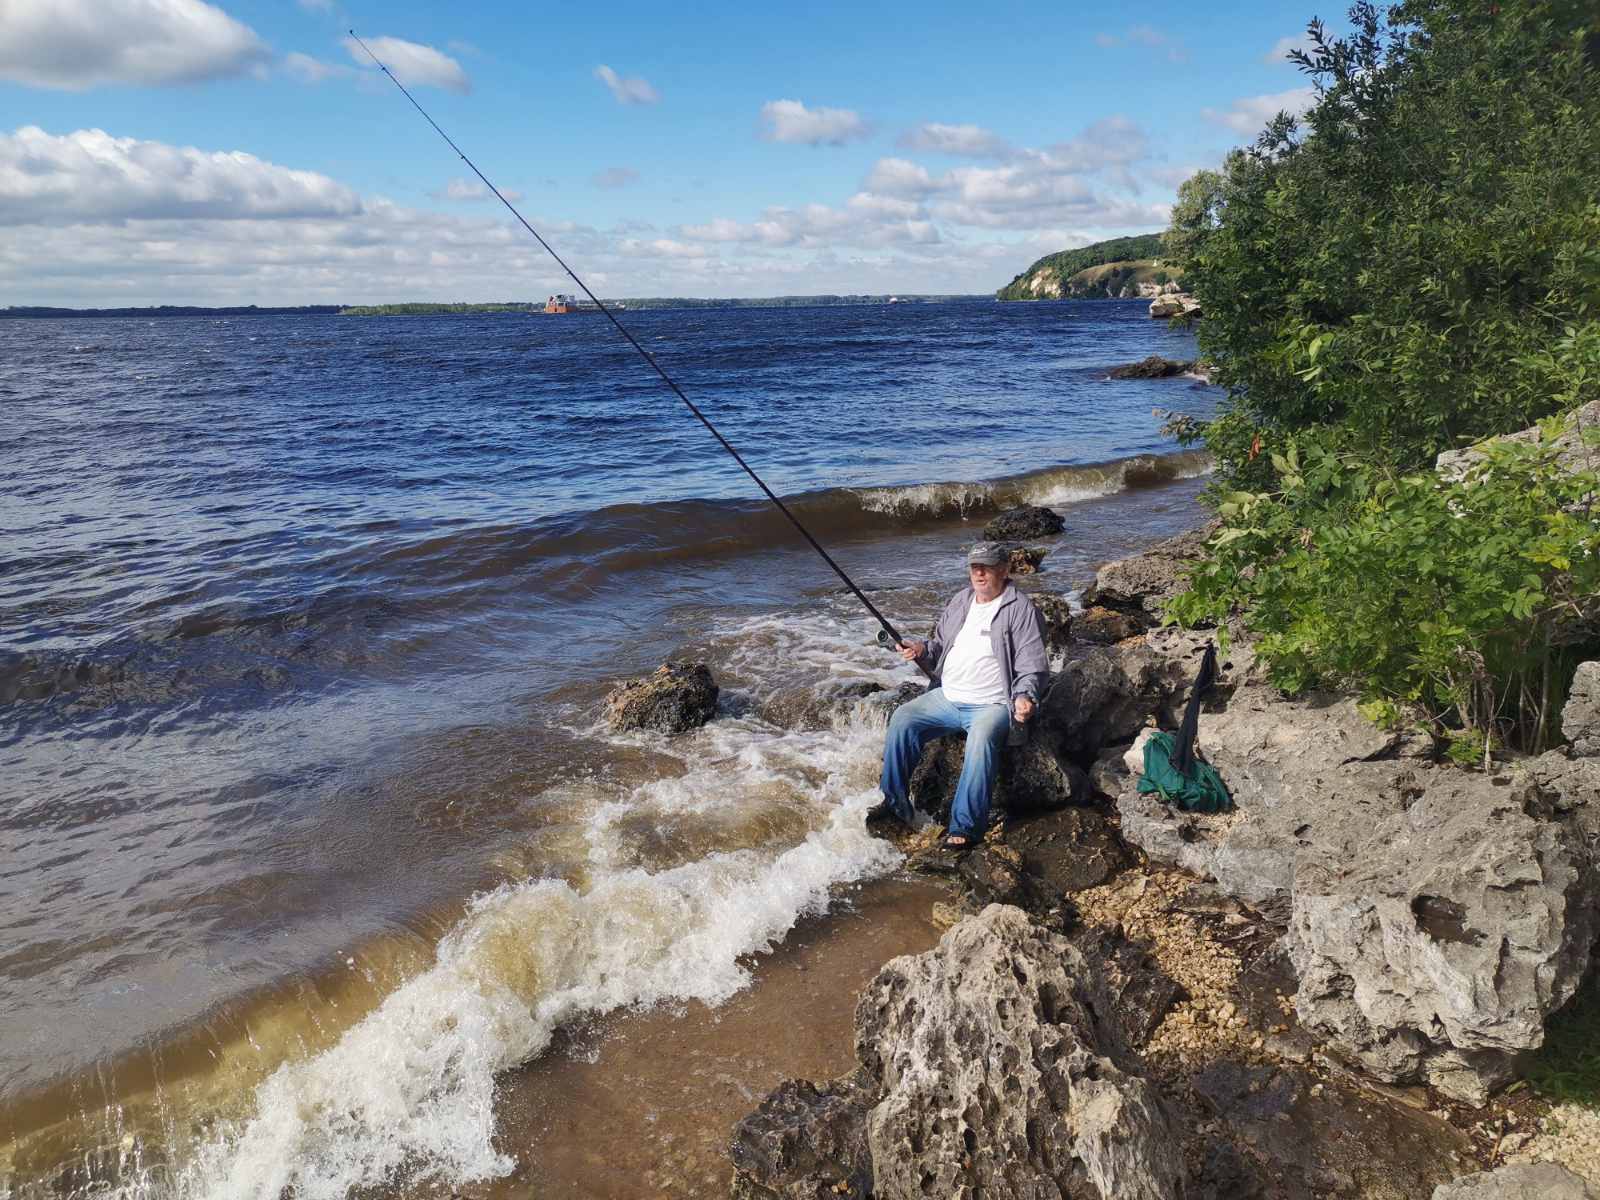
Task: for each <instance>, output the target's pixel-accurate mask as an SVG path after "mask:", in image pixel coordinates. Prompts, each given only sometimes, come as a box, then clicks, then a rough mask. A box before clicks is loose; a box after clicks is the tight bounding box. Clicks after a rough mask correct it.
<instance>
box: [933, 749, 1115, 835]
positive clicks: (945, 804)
mask: <svg viewBox="0 0 1600 1200" xmlns="http://www.w3.org/2000/svg"><path fill="white" fill-rule="evenodd" d="M965 759H966V738H964V737H962V736H960V735H955V736H952V737H943V738H938V739H935V740H934V741H933V742H930V743H929V744H928V746H927V748H926V749H924V750H923V752H922V758H921V760H920V761H919V762H918V763H917V766H916V768H915V769H914V770H913V771H912V772H911V781H910V786H909V789H908V790H909V791H910V793H911V803H912V805H913V806H915V807H916V808H919V809H921V810H922V811H923V812H925V813H928V814H930V815H931V816H934V817H936V818H938V819H939V820H940V821H941V822H947V821H948V819H949V815H950V804H951V802H952V801H953V800H954V799H955V794H956V783H957V781H958V780H959V779H960V778H961V765H962V763H963V762H964V761H965ZM1092 793H1093V788H1092V787H1091V786H1090V783H1089V777H1088V776H1087V775H1086V774H1084V772H1083V770H1082V769H1081V768H1079V767H1077V766H1075V765H1074V764H1073V763H1072V762H1071V761H1069V760H1067V759H1065V758H1063V757H1062V756H1061V755H1060V754H1059V753H1058V752H1057V750H1056V748H1055V746H1054V745H1053V744H1052V742H1051V740H1050V738H1049V737H1048V736H1042V735H1040V736H1033V737H1030V738H1029V739H1028V740H1027V741H1026V742H1024V743H1023V744H1022V745H1020V746H1007V747H1006V748H1005V749H1004V750H1003V751H1002V753H1001V760H1000V771H999V775H998V777H997V779H996V784H995V791H994V795H993V798H992V802H991V806H992V808H993V809H995V810H996V812H1002V811H1003V812H1006V813H1009V814H1013V815H1020V814H1024V813H1036V812H1046V811H1049V810H1051V809H1057V808H1061V807H1063V806H1065V805H1069V804H1087V803H1089V800H1090V799H1091V796H1092Z"/></svg>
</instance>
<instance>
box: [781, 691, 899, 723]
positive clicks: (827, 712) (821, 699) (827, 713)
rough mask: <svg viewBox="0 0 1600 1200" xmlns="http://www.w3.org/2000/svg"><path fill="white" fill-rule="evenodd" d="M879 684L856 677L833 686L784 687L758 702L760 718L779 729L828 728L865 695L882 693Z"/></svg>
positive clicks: (864, 698)
mask: <svg viewBox="0 0 1600 1200" xmlns="http://www.w3.org/2000/svg"><path fill="white" fill-rule="evenodd" d="M883 690H884V689H883V685H882V684H878V683H872V682H870V681H867V680H858V681H855V682H852V683H847V684H843V685H841V686H839V687H835V688H817V687H808V686H807V687H792V688H784V689H782V690H781V691H779V692H777V693H776V694H774V695H772V696H770V697H768V698H767V699H766V700H764V701H763V702H762V703H761V707H760V713H761V716H762V718H763V719H764V720H767V721H770V722H771V723H772V724H774V725H776V726H778V727H779V728H781V729H828V728H830V727H831V726H832V725H833V723H834V721H836V720H837V719H838V718H839V717H841V716H843V715H844V714H846V713H848V712H850V711H851V710H852V709H853V708H855V707H856V706H857V705H858V704H860V703H861V702H862V701H863V700H866V699H867V698H868V697H873V696H878V695H880V694H881V693H882V692H883Z"/></svg>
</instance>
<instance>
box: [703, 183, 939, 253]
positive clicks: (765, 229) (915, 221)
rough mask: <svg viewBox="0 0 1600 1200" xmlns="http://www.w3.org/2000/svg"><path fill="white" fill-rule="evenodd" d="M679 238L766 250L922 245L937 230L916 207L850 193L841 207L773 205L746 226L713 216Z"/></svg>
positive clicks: (935, 235) (930, 240) (934, 238)
mask: <svg viewBox="0 0 1600 1200" xmlns="http://www.w3.org/2000/svg"><path fill="white" fill-rule="evenodd" d="M679 233H680V235H681V236H682V237H684V238H686V239H688V240H690V241H695V242H722V243H744V244H749V245H759V246H766V247H771V248H788V247H805V248H815V249H821V248H824V247H828V246H871V247H882V246H890V245H897V244H922V245H926V244H932V243H935V242H938V241H939V240H940V236H939V231H938V229H937V228H936V227H935V226H934V224H933V222H932V221H930V220H929V219H928V214H927V211H926V210H925V209H924V208H923V207H922V206H921V205H919V204H916V203H913V202H911V201H907V200H902V199H898V198H895V197H890V196H874V195H872V194H871V193H869V192H858V193H856V194H855V195H854V196H852V197H850V199H849V200H847V201H846V202H845V205H844V207H843V208H833V207H830V206H829V205H826V204H805V205H801V206H799V207H797V208H787V207H783V206H777V207H773V208H769V209H767V210H766V211H765V212H763V213H762V214H761V216H760V217H759V218H758V219H757V220H754V221H751V222H750V223H748V224H741V223H740V222H738V221H734V220H730V219H729V218H727V217H718V218H717V219H716V220H714V221H711V222H709V223H707V224H704V225H686V226H684V227H683V228H682V229H681V230H679Z"/></svg>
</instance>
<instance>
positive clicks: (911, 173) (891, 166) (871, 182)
mask: <svg viewBox="0 0 1600 1200" xmlns="http://www.w3.org/2000/svg"><path fill="white" fill-rule="evenodd" d="M936 186H937V185H936V184H935V183H934V182H933V176H931V175H929V174H928V169H927V168H926V167H923V166H919V165H918V164H916V163H914V162H911V161H909V160H907V159H904V158H880V159H879V160H878V161H877V162H876V163H875V164H874V165H873V168H872V173H871V174H869V175H868V176H867V181H866V184H865V187H866V190H867V191H869V192H879V193H884V194H887V195H891V196H925V195H927V194H928V193H929V192H931V191H933V189H934V188H935V187H936Z"/></svg>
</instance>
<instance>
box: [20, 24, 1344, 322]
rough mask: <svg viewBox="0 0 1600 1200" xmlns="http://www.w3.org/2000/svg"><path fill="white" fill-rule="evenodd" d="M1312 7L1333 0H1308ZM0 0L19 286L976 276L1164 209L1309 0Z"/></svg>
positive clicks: (183, 297) (849, 281)
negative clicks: (524, 222)
mask: <svg viewBox="0 0 1600 1200" xmlns="http://www.w3.org/2000/svg"><path fill="white" fill-rule="evenodd" d="M1309 2H1310V0H1308V3H1309ZM1111 7H1112V6H1103V5H1089V4H1083V3H1076V2H1073V0H1050V2H1048V3H1042V2H1041V3H1034V2H1027V3H1021V2H1011V0H987V2H986V3H983V4H979V5H974V4H972V3H970V0H964V2H962V3H954V2H947V0H919V2H918V3H916V4H875V3H870V2H867V0H853V2H851V3H833V2H831V0H816V2H814V3H812V4H809V5H796V6H789V5H785V6H779V5H772V4H760V3H754V4H752V3H750V2H749V0H741V2H740V3H721V2H720V0H719V2H714V3H701V4H694V3H689V4H680V5H663V4H659V3H642V2H641V3H634V2H632V0H616V2H613V3H607V4H593V3H574V2H573V0H560V2H558V3H551V4H540V3H537V2H531V3H530V2H529V0H479V2H477V3H471V4H464V3H455V4H440V3H438V2H437V0H433V2H431V3H430V2H424V0H382V2H380V0H216V2H207V0H0V307H3V306H6V305H25V304H49V305H66V306H120V305H144V304H204V305H231V304H262V305H274V304H332V303H340V304H370V303H390V302H399V301H407V300H427V301H463V300H464V301H490V300H528V299H538V300H542V299H543V298H544V297H545V296H546V295H548V294H549V293H551V292H554V291H573V290H575V289H574V287H573V285H572V284H571V282H570V281H569V280H568V279H567V278H566V277H565V276H564V275H562V273H561V271H560V269H559V268H558V267H557V266H556V265H555V264H554V263H553V262H552V261H551V260H550V259H549V258H548V257H547V256H546V255H545V253H544V251H543V250H542V249H541V248H540V247H539V245H538V243H537V242H535V241H534V240H533V239H532V238H531V237H529V236H528V234H527V233H526V232H525V231H524V230H522V229H521V228H520V227H518V226H516V225H515V224H514V222H513V221H512V218H511V216H510V214H509V213H507V212H506V211H505V209H504V208H503V207H502V206H501V205H500V203H499V201H497V200H495V199H494V197H493V196H492V194H490V193H489V192H488V191H487V189H485V188H484V187H483V185H482V184H481V183H480V182H479V181H478V180H477V178H476V177H475V176H474V175H473V174H472V172H471V171H470V170H469V169H468V168H467V166H466V164H465V163H464V162H463V161H462V160H461V159H459V158H458V157H457V156H456V154H455V152H454V151H452V150H451V149H450V148H449V146H447V145H446V144H445V143H444V142H443V141H442V140H441V139H440V137H439V136H438V134H436V133H435V132H434V131H433V130H432V129H430V128H429V127H428V125H427V123H426V122H425V121H424V120H423V119H422V117H421V116H420V115H418V113H417V112H416V111H415V109H413V108H412V107H411V105H410V104H408V103H407V101H406V99H405V97H404V96H402V95H401V93H400V92H399V90H398V89H396V88H395V87H394V85H393V84H392V83H391V82H389V81H388V80H387V79H385V78H383V76H382V75H381V74H380V73H379V72H378V71H377V70H376V69H375V68H374V67H373V65H372V63H371V60H370V59H368V58H367V56H366V54H365V53H364V52H363V51H362V50H361V49H360V47H359V46H357V45H356V44H355V43H354V42H353V41H352V40H351V39H350V34H349V31H350V30H351V29H354V30H355V32H356V33H357V34H359V35H360V37H361V38H362V39H363V40H364V41H365V42H366V43H367V45H368V46H370V47H371V49H372V50H373V51H374V52H375V53H376V54H377V55H378V56H379V57H380V58H381V59H383V60H384V61H385V62H386V63H387V65H388V66H389V68H390V69H391V70H392V71H393V73H394V75H395V76H396V77H397V78H398V79H400V80H401V81H402V82H404V83H405V84H406V85H407V87H408V88H410V89H411V90H412V92H413V94H414V95H415V97H416V99H417V101H418V102H419V103H420V104H422V105H423V107H425V108H426V109H427V110H428V111H429V113H430V114H431V115H432V117H433V119H434V120H435V121H437V122H438V123H439V124H440V125H441V126H442V127H443V128H444V130H445V131H446V132H447V133H449V134H450V136H451V137H452V138H453V139H454V140H455V142H456V143H457V145H458V146H460V148H461V149H462V151H464V152H465V153H466V154H467V155H468V156H470V157H471V158H472V159H473V161H474V162H476V164H477V165H478V167H479V169H481V170H482V171H483V172H484V174H485V175H486V176H487V177H488V178H489V179H490V180H492V181H493V182H494V184H495V185H496V186H497V187H498V188H500V190H501V191H502V192H503V194H504V195H505V196H506V198H507V199H508V200H510V201H511V202H512V203H513V204H515V205H516V207H517V208H518V209H519V210H520V211H521V212H522V214H523V215H524V216H525V217H526V218H527V219H528V220H529V221H530V222H531V223H532V224H533V226H534V227H535V228H536V229H538V230H539V232H540V233H541V234H543V235H544V236H545V237H546V239H547V240H549V241H550V242H551V243H552V244H553V245H554V247H555V248H556V250H557V251H558V252H560V253H561V254H562V255H563V257H565V258H566V259H567V261H568V263H569V264H570V265H571V266H572V267H573V269H574V270H576V271H577V272H578V273H579V274H580V275H582V276H583V277H584V278H585V280H586V281H587V282H588V283H589V284H590V286H591V287H593V288H594V290H595V291H596V292H597V293H599V294H600V295H602V296H608V297H626V296H665V295H676V296H765V295H800V294H819V293H830V292H836V293H908V294H915V293H982V292H990V291H993V290H994V289H995V288H997V287H1000V286H1003V285H1004V284H1006V283H1007V282H1009V281H1010V280H1011V278H1012V277H1013V276H1014V275H1016V274H1017V273H1018V272H1020V271H1022V270H1023V269H1024V268H1026V267H1027V266H1028V265H1029V263H1031V262H1032V261H1033V260H1034V259H1035V258H1037V257H1038V256H1040V255H1042V254H1047V253H1051V252H1053V251H1056V250H1061V249H1065V248H1068V247H1071V246H1080V245H1086V244H1088V243H1089V242H1093V241H1098V240H1100V239H1102V238H1106V237H1115V236H1119V235H1122V234H1129V233H1143V232H1151V231H1157V230H1160V229H1162V228H1163V227H1164V226H1165V224H1166V221H1167V217H1168V215H1169V212H1170V205H1171V203H1172V200H1173V198H1174V195H1175V192H1176V189H1177V186H1178V184H1179V183H1180V182H1182V180H1183V179H1185V178H1187V177H1188V176H1189V175H1190V174H1192V173H1193V172H1194V171H1195V170H1197V169H1200V168H1203V167H1214V166H1216V165H1217V164H1218V163H1219V162H1220V161H1221V159H1222V156H1223V155H1224V154H1225V153H1226V152H1227V151H1228V149H1229V148H1231V147H1233V146H1237V145H1241V144H1244V143H1247V142H1249V141H1250V140H1252V139H1253V137H1254V135H1255V133H1256V132H1257V131H1258V130H1259V129H1260V127H1261V126H1262V125H1263V124H1264V123H1265V122H1266V120H1267V119H1268V118H1269V117H1271V116H1272V115H1273V114H1274V113H1276V112H1277V111H1279V110H1280V109H1288V110H1291V111H1298V110H1300V109H1303V108H1304V107H1305V106H1306V105H1307V104H1308V103H1309V102H1310V99H1311V96H1312V92H1311V89H1310V88H1309V86H1308V80H1307V79H1306V77H1305V76H1304V75H1302V74H1301V73H1300V72H1299V71H1298V70H1297V69H1296V68H1295V67H1294V66H1293V65H1292V64H1291V63H1289V62H1288V61H1287V59H1286V58H1285V54H1286V51H1287V50H1288V49H1289V48H1290V47H1292V46H1294V45H1297V44H1303V42H1304V31H1305V26H1306V23H1307V21H1308V20H1309V19H1310V18H1311V17H1313V16H1322V17H1324V18H1325V19H1330V24H1335V25H1336V24H1337V22H1334V21H1332V20H1331V19H1332V18H1335V17H1337V16H1338V15H1339V14H1338V12H1336V11H1333V10H1330V9H1327V8H1316V7H1301V6H1300V5H1299V4H1296V3H1247V2H1243V0H1240V2H1232V0H1217V2H1214V3H1212V4H1207V5H1196V4H1193V3H1188V2H1184V3H1168V2H1166V0H1151V2H1149V3H1145V4H1142V5H1139V6H1137V7H1136V8H1129V9H1127V10H1126V13H1127V15H1108V14H1109V13H1110V10H1111Z"/></svg>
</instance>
